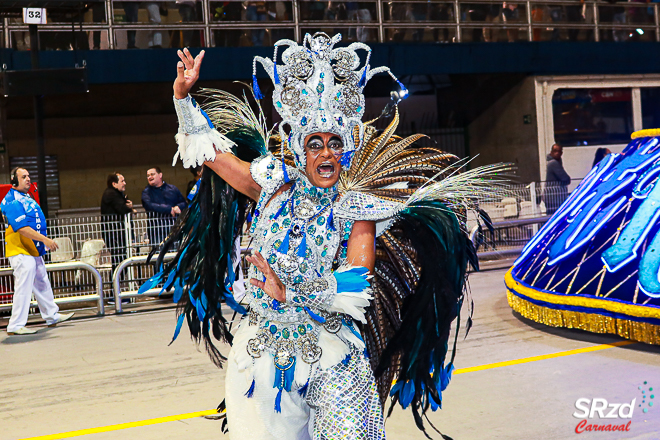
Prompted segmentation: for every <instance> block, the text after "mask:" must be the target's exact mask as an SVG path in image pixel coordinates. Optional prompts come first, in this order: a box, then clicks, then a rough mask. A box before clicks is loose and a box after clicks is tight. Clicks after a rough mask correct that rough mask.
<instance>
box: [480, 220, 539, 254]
mask: <svg viewBox="0 0 660 440" xmlns="http://www.w3.org/2000/svg"><path fill="white" fill-rule="evenodd" d="M549 219H550V217H549V216H544V217H536V218H523V219H515V220H507V221H502V222H494V223H493V231H492V232H491V231H490V230H488V229H487V228H482V230H481V232H480V231H479V228H478V226H476V225H475V226H474V227H472V229H471V230H470V239H471V240H472V243H475V245H477V247H478V248H477V251H478V254H479V259H480V260H497V259H501V258H504V257H511V256H516V255H519V254H520V252H522V249H523V247H524V246H525V244H527V242H528V241H529V240H530V239H531V238H532V237H533V236H534V234H536V232H538V229H539V225H542V224H544V223H545V222H547V221H548V220H549Z"/></svg>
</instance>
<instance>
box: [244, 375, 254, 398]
mask: <svg viewBox="0 0 660 440" xmlns="http://www.w3.org/2000/svg"><path fill="white" fill-rule="evenodd" d="M254 386H255V383H254V378H253V379H252V385H250V389H249V390H247V392H246V393H245V397H247V398H248V399H249V398H250V397H252V396H253V395H254Z"/></svg>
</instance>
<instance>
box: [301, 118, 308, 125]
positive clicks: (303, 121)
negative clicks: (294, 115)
mask: <svg viewBox="0 0 660 440" xmlns="http://www.w3.org/2000/svg"><path fill="white" fill-rule="evenodd" d="M300 125H302V126H305V125H307V116H303V117H302V119H301V120H300Z"/></svg>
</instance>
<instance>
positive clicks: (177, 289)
mask: <svg viewBox="0 0 660 440" xmlns="http://www.w3.org/2000/svg"><path fill="white" fill-rule="evenodd" d="M182 296H183V280H182V279H181V278H179V279H177V282H176V284H174V296H172V300H173V301H174V302H175V303H178V302H179V300H180V299H181V297H182Z"/></svg>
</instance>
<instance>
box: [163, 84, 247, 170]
mask: <svg viewBox="0 0 660 440" xmlns="http://www.w3.org/2000/svg"><path fill="white" fill-rule="evenodd" d="M174 108H175V109H176V115H177V118H178V119H179V132H178V133H177V134H176V136H175V139H176V143H177V144H178V146H179V148H178V150H177V153H176V154H175V155H174V160H173V161H172V165H174V164H176V161H177V159H178V158H179V157H180V158H181V161H182V162H183V166H184V168H190V167H196V166H199V165H202V164H203V163H204V162H205V161H210V162H213V161H214V160H215V154H216V151H219V152H222V153H231V148H232V147H233V146H234V142H232V141H230V140H229V139H227V138H226V137H225V136H223V135H221V134H220V133H218V132H217V131H216V130H215V129H214V128H213V124H211V122H210V120H208V119H207V117H206V113H204V111H203V110H202V109H201V108H199V106H198V105H197V104H196V103H195V102H194V101H193V99H192V98H191V97H190V95H188V96H186V97H185V98H183V99H176V98H174Z"/></svg>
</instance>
